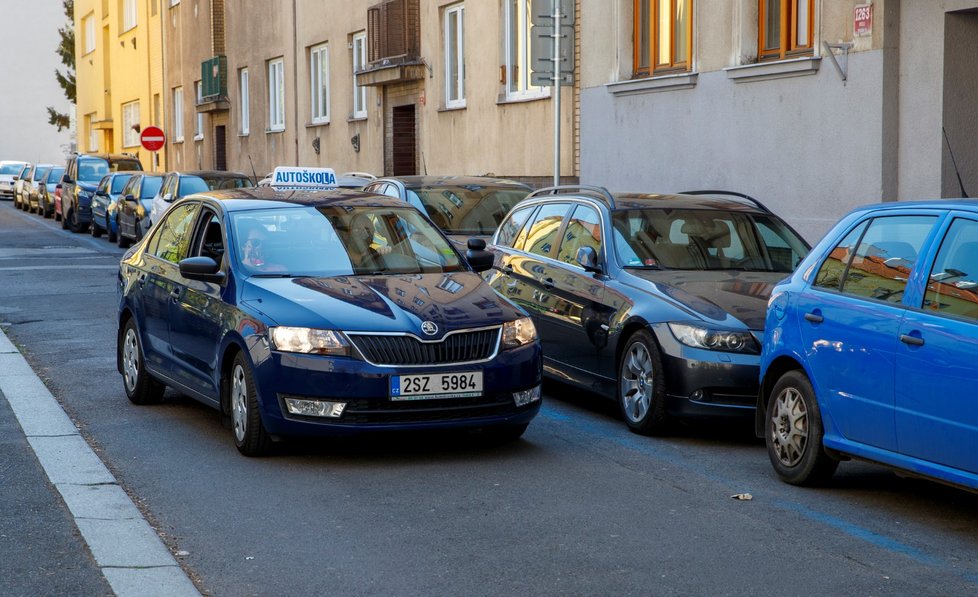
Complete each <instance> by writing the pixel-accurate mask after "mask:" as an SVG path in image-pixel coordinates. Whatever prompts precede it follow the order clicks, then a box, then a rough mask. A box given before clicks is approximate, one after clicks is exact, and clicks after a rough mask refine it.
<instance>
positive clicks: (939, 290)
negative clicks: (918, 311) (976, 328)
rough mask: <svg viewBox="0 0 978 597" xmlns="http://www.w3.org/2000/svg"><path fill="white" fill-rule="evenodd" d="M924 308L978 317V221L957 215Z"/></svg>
mask: <svg viewBox="0 0 978 597" xmlns="http://www.w3.org/2000/svg"><path fill="white" fill-rule="evenodd" d="M923 307H924V309H926V310H927V311H934V312H937V313H940V314H942V315H954V316H957V317H963V318H965V319H970V320H978V222H975V221H973V220H964V219H961V218H958V219H956V220H954V222H952V223H951V227H950V228H948V231H947V235H946V236H945V237H944V242H942V243H941V250H940V252H938V254H937V259H936V260H935V261H934V268H933V269H932V270H931V272H930V277H929V278H928V282H927V293H926V295H925V296H924V305H923Z"/></svg>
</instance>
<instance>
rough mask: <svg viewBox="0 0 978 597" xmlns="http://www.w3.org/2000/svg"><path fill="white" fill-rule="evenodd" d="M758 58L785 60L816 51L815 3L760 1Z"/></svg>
mask: <svg viewBox="0 0 978 597" xmlns="http://www.w3.org/2000/svg"><path fill="white" fill-rule="evenodd" d="M758 2H759V4H758V10H757V14H758V18H757V40H758V54H757V55H758V58H759V59H761V60H781V59H784V58H785V57H786V56H788V55H789V54H806V53H811V51H812V47H813V44H812V39H813V38H814V36H815V0H758Z"/></svg>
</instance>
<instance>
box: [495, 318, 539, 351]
mask: <svg viewBox="0 0 978 597" xmlns="http://www.w3.org/2000/svg"><path fill="white" fill-rule="evenodd" d="M536 339H537V328H536V326H534V325H533V321H532V320H531V319H530V318H529V317H521V318H520V319H514V320H513V321H507V322H506V323H504V324H503V341H502V345H503V348H519V347H520V346H525V345H527V344H529V343H530V342H533V341H535V340H536Z"/></svg>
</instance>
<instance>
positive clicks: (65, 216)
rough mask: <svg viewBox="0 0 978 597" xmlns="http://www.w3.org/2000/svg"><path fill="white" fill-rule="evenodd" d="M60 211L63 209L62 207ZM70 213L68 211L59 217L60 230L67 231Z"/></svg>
mask: <svg viewBox="0 0 978 597" xmlns="http://www.w3.org/2000/svg"><path fill="white" fill-rule="evenodd" d="M62 209H64V207H62ZM70 213H71V212H70V211H68V212H65V213H64V214H62V215H61V229H62V230H67V229H68V214H70Z"/></svg>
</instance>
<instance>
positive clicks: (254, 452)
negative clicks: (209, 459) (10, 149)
mask: <svg viewBox="0 0 978 597" xmlns="http://www.w3.org/2000/svg"><path fill="white" fill-rule="evenodd" d="M222 385H224V386H226V387H227V391H228V393H229V395H228V401H227V404H228V410H229V411H230V415H231V434H232V436H233V437H234V445H235V447H237V448H238V451H239V452H241V453H242V454H244V455H245V456H261V455H263V454H266V453H268V450H269V448H270V447H271V445H272V438H271V437H270V436H269V435H268V432H266V431H265V425H264V424H263V423H262V421H261V411H260V409H259V407H258V392H257V390H256V386H255V378H254V375H253V374H252V371H251V365H250V364H249V363H248V358H247V357H245V355H244V353H243V352H239V353H238V354H236V355H234V361H233V362H232V363H231V379H229V380H228V382H227V383H226V384H222Z"/></svg>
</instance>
